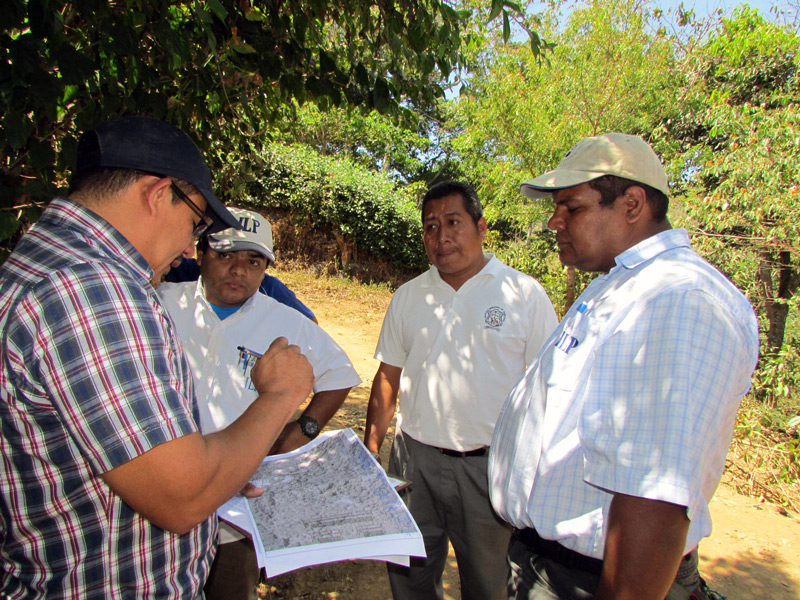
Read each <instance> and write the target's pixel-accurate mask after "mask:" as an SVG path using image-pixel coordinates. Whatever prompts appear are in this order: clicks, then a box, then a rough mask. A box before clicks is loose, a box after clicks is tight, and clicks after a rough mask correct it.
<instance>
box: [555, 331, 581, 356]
mask: <svg viewBox="0 0 800 600" xmlns="http://www.w3.org/2000/svg"><path fill="white" fill-rule="evenodd" d="M579 343H580V340H578V338H576V337H574V336H571V335H570V334H568V333H567V332H566V331H564V332H562V334H561V335H560V336H559V338H558V339H557V340H556V343H555V346H556V348H558V349H559V350H561V351H562V352H563V353H564V354H569V351H570V350H572V349H573V348H574V347H575V346H577V345H578V344H579Z"/></svg>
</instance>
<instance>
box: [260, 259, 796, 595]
mask: <svg viewBox="0 0 800 600" xmlns="http://www.w3.org/2000/svg"><path fill="white" fill-rule="evenodd" d="M280 277H281V279H283V280H284V281H286V283H287V284H289V285H290V287H292V289H294V290H295V291H296V292H297V294H298V296H299V297H300V298H301V299H302V300H303V301H304V302H305V303H306V304H308V306H309V307H310V308H311V309H312V310H313V311H314V312H315V313H316V314H317V318H318V319H319V322H320V325H321V326H322V327H323V328H325V330H326V331H328V333H329V334H331V336H332V337H333V338H334V339H335V340H336V341H337V342H338V343H339V344H340V345H341V346H342V348H344V349H345V351H346V352H347V354H348V355H349V356H350V359H351V360H352V361H353V365H354V366H355V368H356V370H357V371H358V373H359V375H361V378H362V380H363V383H362V384H361V385H360V386H359V387H357V388H354V389H353V390H352V392H351V393H350V396H349V397H348V399H347V402H346V403H345V405H344V406H343V407H342V410H340V412H339V414H338V415H337V416H336V417H335V418H334V420H333V421H332V422H331V424H330V425H329V427H330V428H332V429H335V428H340V427H352V428H353V429H354V430H355V431H356V433H357V434H358V435H361V434H363V431H364V423H365V417H366V403H367V399H368V396H369V388H370V385H371V383H372V377H373V376H374V374H375V371H376V369H377V367H378V364H377V362H376V361H375V360H374V359H373V358H372V355H373V353H374V351H375V343H376V342H377V339H378V334H379V333H380V327H381V323H382V320H383V315H384V312H385V311H386V307H387V306H388V304H389V300H390V299H391V293H390V292H389V291H387V290H376V289H368V288H363V289H354V288H352V287H347V286H343V285H338V282H336V281H328V280H325V279H314V278H311V277H309V276H306V275H304V274H302V273H292V272H287V273H283V272H282V273H280ZM388 446H389V444H385V445H384V448H383V449H382V452H381V453H382V454H383V455H384V458H385V456H386V452H387V451H388ZM385 463H386V461H385V460H384V464H385ZM711 513H712V517H713V522H714V532H713V534H712V535H711V537H710V538H708V539H706V540H704V541H703V543H702V544H701V545H700V557H701V563H700V570H701V573H702V575H703V577H704V578H705V579H706V581H708V582H709V584H710V585H711V587H712V588H713V589H715V590H717V591H719V592H720V593H723V594H725V595H726V596H727V597H728V599H729V600H787V599H789V600H791V599H796V600H800V519H799V518H798V516H797V515H789V516H786V515H785V514H782V513H783V511H782V510H780V509H779V508H777V507H775V506H772V505H769V504H766V503H762V502H760V501H759V500H758V499H755V498H748V497H746V496H742V495H740V494H738V493H736V492H735V491H734V490H733V489H732V488H730V487H728V486H725V485H722V486H720V488H719V490H718V491H717V494H716V496H715V497H714V499H713V501H712V502H711ZM449 562H450V563H451V564H449V565H448V569H447V572H446V574H445V583H446V585H445V588H446V599H447V600H458V599H459V598H460V593H459V587H458V574H457V569H456V568H455V561H454V560H452V561H449ZM269 584H270V585H269V590H268V592H267V594H266V597H267V598H275V599H277V598H281V599H284V598H286V599H290V598H292V599H300V598H303V599H308V600H317V599H336V600H389V599H390V598H391V593H390V591H389V584H388V580H387V577H386V571H385V567H384V565H383V563H373V562H370V561H350V562H341V563H333V564H331V565H320V566H317V567H311V568H308V569H302V570H299V571H295V572H293V573H288V574H286V575H283V576H281V577H277V578H274V579H272V580H270V582H269Z"/></svg>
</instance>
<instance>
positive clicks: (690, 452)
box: [489, 133, 758, 600]
mask: <svg viewBox="0 0 800 600" xmlns="http://www.w3.org/2000/svg"><path fill="white" fill-rule="evenodd" d="M522 193H523V194H524V195H525V196H527V197H529V198H533V199H536V198H547V197H550V196H552V197H553V203H554V209H553V216H552V217H551V218H550V220H549V222H548V226H549V227H550V229H552V230H553V231H555V234H556V243H557V244H558V251H559V257H560V259H561V262H562V263H564V264H565V265H567V266H574V267H576V268H578V269H581V270H583V271H592V272H598V273H600V275H599V276H598V277H597V278H596V279H595V280H594V281H592V282H591V284H589V286H588V287H587V288H586V289H585V290H584V292H583V293H582V294H581V295H580V297H579V298H578V299H577V300H576V301H575V303H574V304H573V305H572V307H571V308H570V309H569V311H568V312H567V314H566V315H564V319H563V320H562V321H561V323H560V325H559V327H558V328H557V329H556V331H555V332H554V333H553V336H552V337H551V338H550V340H549V341H548V343H547V344H545V346H544V348H543V349H542V351H541V352H540V353H539V355H538V356H537V357H536V359H535V361H534V363H533V365H532V366H531V368H530V369H528V371H527V373H526V374H525V377H524V378H523V379H522V380H521V381H520V382H519V385H517V387H516V388H515V389H514V391H512V392H511V394H510V395H509V397H508V401H507V403H506V405H505V407H504V408H503V412H502V414H501V416H500V418H499V420H498V422H497V427H496V428H495V436H494V439H493V441H492V450H491V454H490V463H489V464H490V469H489V474H490V484H491V496H492V504H493V505H494V507H495V508H496V509H497V511H498V513H499V514H501V515H502V516H503V517H504V518H505V519H506V520H508V521H509V522H510V523H512V524H513V525H514V527H515V532H514V536H513V538H512V541H511V543H510V545H509V549H508V557H509V563H510V565H511V573H510V579H509V581H510V584H509V596H508V597H509V598H511V599H514V600H523V599H525V600H530V599H532V598H548V599H565V600H566V599H569V600H572V599H573V598H594V599H595V600H609V599H614V600H628V599H634V598H635V599H636V600H664V598H667V599H668V600H685V599H687V598H690V597H691V598H692V599H699V598H706V597H708V596H707V594H706V591H705V590H704V589H702V588H704V586H703V585H702V584H701V581H700V579H699V575H698V573H697V554H696V548H697V544H698V543H699V542H700V540H701V539H702V538H703V537H704V536H707V535H708V534H709V533H710V532H711V516H710V514H709V510H708V502H709V500H710V499H711V497H712V495H713V493H714V490H715V489H716V487H717V484H718V483H719V480H720V477H721V475H722V471H723V468H724V466H725V456H726V453H727V450H728V445H729V444H730V440H731V435H732V433H733V424H734V420H735V418H736V410H737V408H738V406H739V399H740V398H741V397H742V395H744V394H745V393H746V392H747V390H748V389H749V387H750V376H751V374H752V372H753V368H754V367H755V364H756V359H757V355H758V329H757V324H756V319H755V315H754V313H753V309H752V307H751V306H750V303H749V302H748V301H747V299H746V298H745V297H744V296H743V295H742V293H741V292H739V290H737V289H736V288H735V287H734V285H733V284H732V283H731V282H730V281H728V280H727V279H726V278H725V277H724V276H723V275H722V274H721V273H720V272H719V271H717V270H716V269H715V268H714V267H712V266H711V265H709V264H708V263H707V262H705V261H704V260H703V259H702V258H700V257H699V256H698V255H697V254H696V253H695V252H694V251H693V250H692V249H691V246H690V243H689V236H688V235H687V232H686V230H684V229H672V226H671V225H670V223H669V220H668V219H667V208H668V205H669V200H668V193H669V188H668V185H667V176H666V173H665V172H664V168H663V167H662V165H661V162H660V160H659V158H658V156H656V154H655V152H653V150H652V148H651V147H650V146H649V144H647V143H646V142H645V141H644V140H642V139H640V138H638V137H635V136H631V135H626V134H621V133H610V134H606V135H602V136H597V137H591V138H585V139H583V140H581V141H580V142H578V143H577V144H576V145H575V146H574V147H573V148H572V149H571V150H570V151H569V152H568V153H567V155H566V156H565V157H564V158H563V159H562V161H561V162H560V163H559V165H558V167H557V168H556V169H554V170H552V171H549V172H547V173H545V174H543V175H541V176H539V177H537V178H536V179H534V180H532V181H529V182H527V183H525V184H523V186H522ZM690 594H691V596H690Z"/></svg>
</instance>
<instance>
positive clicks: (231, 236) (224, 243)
mask: <svg viewBox="0 0 800 600" xmlns="http://www.w3.org/2000/svg"><path fill="white" fill-rule="evenodd" d="M228 211H229V212H230V213H231V214H232V215H233V216H234V217H235V218H236V219H238V221H239V229H238V230H237V229H232V228H231V229H225V230H224V231H220V232H219V233H215V234H214V235H209V236H208V245H209V246H210V247H211V249H212V250H216V251H217V252H238V251H239V250H252V251H254V252H258V253H259V254H262V255H264V256H266V257H267V260H268V261H269V262H270V263H274V262H275V254H273V252H272V226H271V225H270V224H269V221H267V220H266V219H265V218H264V217H262V216H261V215H260V214H258V213H256V212H252V211H250V210H244V209H242V208H228Z"/></svg>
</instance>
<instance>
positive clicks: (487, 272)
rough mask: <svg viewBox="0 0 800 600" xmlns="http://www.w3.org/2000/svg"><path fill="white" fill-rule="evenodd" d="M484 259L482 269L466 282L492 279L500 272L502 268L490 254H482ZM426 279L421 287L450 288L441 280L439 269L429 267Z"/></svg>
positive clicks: (501, 264)
mask: <svg viewBox="0 0 800 600" xmlns="http://www.w3.org/2000/svg"><path fill="white" fill-rule="evenodd" d="M483 256H484V258H487V259H488V262H487V263H486V264H485V265H483V268H482V269H481V270H480V271H478V273H476V274H475V275H473V276H472V277H470V279H469V280H468V281H472V280H473V279H475V278H476V277H494V276H495V275H497V273H498V272H499V271H500V269H501V268H502V266H503V263H501V262H500V261H499V260H497V258H496V257H495V255H494V254H492V253H491V252H484V253H483ZM425 274H426V275H427V277H426V278H425V279H423V281H422V287H438V286H440V285H444V286H447V287H448V288H449V287H450V286H449V285H448V284H447V283H445V281H444V280H443V279H442V276H441V275H440V274H439V269H437V268H436V267H434V266H433V265H431V268H430V269H428V271H427V272H426V273H425Z"/></svg>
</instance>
